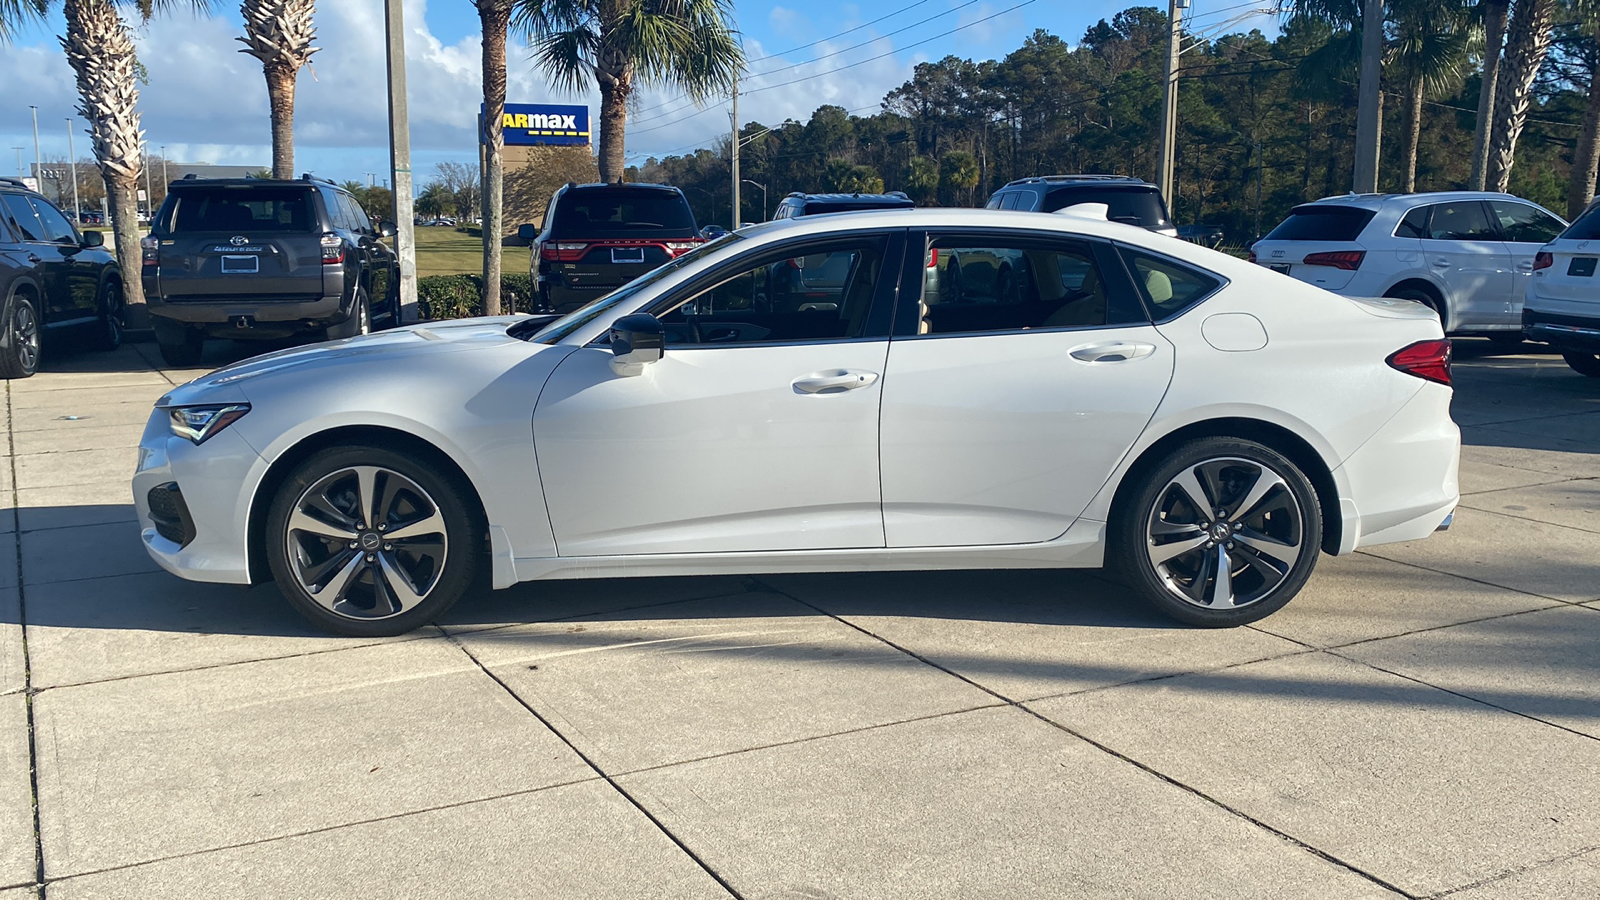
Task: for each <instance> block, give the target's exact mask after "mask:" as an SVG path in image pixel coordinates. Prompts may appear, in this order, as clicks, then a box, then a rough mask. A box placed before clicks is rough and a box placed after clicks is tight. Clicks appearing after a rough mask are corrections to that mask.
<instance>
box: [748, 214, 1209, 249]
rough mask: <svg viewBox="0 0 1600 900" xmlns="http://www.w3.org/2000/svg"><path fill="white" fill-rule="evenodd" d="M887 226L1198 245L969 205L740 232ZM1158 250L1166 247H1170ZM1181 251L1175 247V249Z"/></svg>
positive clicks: (811, 219)
mask: <svg viewBox="0 0 1600 900" xmlns="http://www.w3.org/2000/svg"><path fill="white" fill-rule="evenodd" d="M884 228H1014V229H1019V230H1028V231H1060V232H1063V233H1070V234H1077V235H1084V236H1090V237H1103V238H1107V239H1116V240H1121V241H1125V242H1128V243H1137V244H1140V245H1146V246H1148V245H1150V244H1151V239H1156V240H1159V241H1164V242H1170V243H1172V244H1175V245H1178V247H1196V246H1198V245H1197V244H1190V243H1187V242H1184V241H1178V240H1175V239H1173V238H1169V237H1167V236H1165V235H1159V234H1156V233H1155V232H1152V231H1148V230H1146V229H1144V228H1140V227H1139V226H1137V225H1124V224H1122V223H1121V222H1108V221H1106V220H1105V219H1096V218H1091V217H1089V216H1084V215H1073V214H1064V213H1037V212H1019V211H1016V210H1001V209H968V208H965V207H948V208H937V207H930V208H926V209H884V210H853V211H850V212H838V213H829V214H828V215H826V216H798V217H796V218H793V219H774V220H772V221H770V222H762V223H760V224H758V225H752V226H749V227H748V228H741V229H739V231H738V233H739V234H747V235H750V236H751V237H757V236H763V237H764V236H767V235H776V234H777V232H778V231H780V230H781V231H782V232H783V233H784V235H785V236H801V235H805V234H810V233H819V234H832V233H837V232H841V231H854V230H862V231H873V230H880V229H884ZM1156 246H1160V247H1166V246H1167V244H1166V243H1162V244H1158V245H1156ZM1176 250H1177V248H1176V247H1175V248H1174V251H1176Z"/></svg>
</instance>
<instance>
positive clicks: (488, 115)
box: [473, 0, 512, 316]
mask: <svg viewBox="0 0 1600 900" xmlns="http://www.w3.org/2000/svg"><path fill="white" fill-rule="evenodd" d="M473 5H475V6H477V8H478V20H479V21H480V22H481V23H482V25H483V135H482V140H483V144H484V147H483V161H484V164H483V190H482V192H481V196H482V198H483V222H482V223H481V224H482V226H483V313H484V315H486V316H498V315H500V242H501V240H502V239H503V232H504V231H505V184H506V173H505V148H506V139H505V130H504V123H503V121H502V119H501V117H502V115H503V114H504V113H505V109H506V31H507V30H508V29H509V28H510V26H511V6H512V0H473Z"/></svg>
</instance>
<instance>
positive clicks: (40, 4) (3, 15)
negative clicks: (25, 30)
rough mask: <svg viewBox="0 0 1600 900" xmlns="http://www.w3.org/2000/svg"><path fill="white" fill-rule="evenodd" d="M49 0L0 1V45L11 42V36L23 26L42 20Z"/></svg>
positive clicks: (48, 5)
mask: <svg viewBox="0 0 1600 900" xmlns="http://www.w3.org/2000/svg"><path fill="white" fill-rule="evenodd" d="M49 8H50V0H0V44H8V43H10V42H11V36H12V35H13V34H16V32H17V29H19V28H21V27H22V26H23V25H25V24H32V23H36V22H41V21H43V20H44V14H45V12H46V11H47V10H48V9H49Z"/></svg>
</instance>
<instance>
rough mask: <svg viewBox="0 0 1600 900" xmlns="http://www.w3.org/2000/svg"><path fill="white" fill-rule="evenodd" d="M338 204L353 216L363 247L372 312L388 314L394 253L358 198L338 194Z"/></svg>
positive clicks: (354, 228) (352, 226)
mask: <svg viewBox="0 0 1600 900" xmlns="http://www.w3.org/2000/svg"><path fill="white" fill-rule="evenodd" d="M336 196H337V197H338V198H339V201H338V202H339V203H340V205H341V206H343V207H344V208H345V210H346V211H347V212H348V213H349V215H350V221H351V228H352V230H353V231H354V232H355V233H356V235H357V239H358V243H359V245H360V247H361V255H362V262H363V264H364V265H365V266H366V268H367V278H368V283H369V284H370V290H371V300H372V306H373V309H374V310H376V311H377V312H378V314H380V315H381V314H383V313H384V312H385V311H386V309H387V308H386V307H385V305H384V304H385V303H386V302H387V301H388V299H389V282H390V281H391V276H392V272H391V270H392V269H393V267H394V261H395V259H394V253H393V252H391V251H390V250H389V248H388V247H387V246H386V245H385V244H384V243H383V240H382V239H381V238H380V237H379V236H378V233H377V232H376V231H374V230H373V227H372V219H371V218H370V217H368V216H367V211H366V210H364V209H362V208H361V204H360V203H359V202H357V201H356V198H354V197H352V196H350V195H349V194H342V193H340V194H336Z"/></svg>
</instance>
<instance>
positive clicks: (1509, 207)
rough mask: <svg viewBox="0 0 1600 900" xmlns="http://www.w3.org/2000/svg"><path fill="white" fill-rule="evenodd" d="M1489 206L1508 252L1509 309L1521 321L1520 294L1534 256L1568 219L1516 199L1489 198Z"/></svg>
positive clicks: (1530, 273) (1530, 277)
mask: <svg viewBox="0 0 1600 900" xmlns="http://www.w3.org/2000/svg"><path fill="white" fill-rule="evenodd" d="M1489 209H1490V211H1491V212H1492V213H1493V214H1494V219H1495V223H1496V224H1497V225H1499V226H1500V237H1501V238H1502V239H1504V240H1505V244H1506V250H1507V251H1508V252H1509V253H1510V254H1511V268H1512V273H1513V274H1512V278H1511V296H1510V306H1509V311H1510V313H1511V319H1512V320H1513V321H1518V322H1520V321H1521V316H1522V298H1523V297H1525V296H1527V294H1528V282H1529V281H1532V280H1533V258H1534V257H1535V256H1537V255H1538V253H1539V250H1540V249H1541V248H1543V247H1544V245H1545V244H1548V243H1550V242H1551V241H1553V240H1555V239H1556V235H1558V234H1560V233H1561V232H1563V231H1565V230H1566V227H1567V223H1565V222H1563V221H1561V220H1560V219H1558V218H1556V217H1555V216H1553V215H1551V214H1550V213H1548V212H1545V211H1544V210H1542V209H1540V208H1538V207H1537V206H1534V205H1533V204H1531V203H1520V202H1518V201H1516V200H1490V201H1489Z"/></svg>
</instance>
